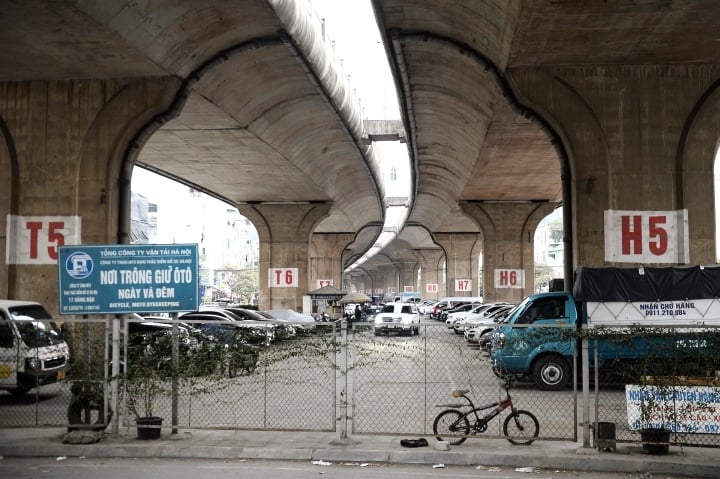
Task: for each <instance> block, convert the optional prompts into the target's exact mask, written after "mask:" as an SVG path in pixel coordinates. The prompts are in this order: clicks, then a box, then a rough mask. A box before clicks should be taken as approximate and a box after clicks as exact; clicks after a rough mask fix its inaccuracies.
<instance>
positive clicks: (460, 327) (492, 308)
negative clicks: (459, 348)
mask: <svg viewBox="0 0 720 479" xmlns="http://www.w3.org/2000/svg"><path fill="white" fill-rule="evenodd" d="M506 306H509V305H508V303H504V302H499V303H487V304H485V305H483V307H482V308H477V310H473V311H474V312H469V313H468V314H466V315H465V316H461V317H459V318H458V319H457V321H455V323H454V324H453V326H452V328H453V331H454V332H455V334H461V335H462V334H465V329H466V328H468V327H472V326H474V325H477V324H485V323H490V324H492V323H493V322H494V321H493V320H492V319H489V317H490V316H491V315H492V314H493V313H495V312H497V311H498V310H500V309H501V308H504V307H506Z"/></svg>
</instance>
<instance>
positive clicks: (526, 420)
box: [503, 409, 540, 446]
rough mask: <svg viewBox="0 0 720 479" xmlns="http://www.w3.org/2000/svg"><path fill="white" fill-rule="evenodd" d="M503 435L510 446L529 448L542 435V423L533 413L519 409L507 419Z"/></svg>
mask: <svg viewBox="0 0 720 479" xmlns="http://www.w3.org/2000/svg"><path fill="white" fill-rule="evenodd" d="M503 433H504V434H505V437H506V438H507V440H508V441H510V444H513V445H515V446H529V445H530V444H532V443H533V441H534V440H535V439H537V437H538V434H540V423H539V422H538V420H537V418H536V417H535V415H534V414H533V413H531V412H529V411H523V410H520V409H518V410H517V411H514V412H513V413H512V414H510V415H509V416H508V417H506V418H505V423H504V424H503Z"/></svg>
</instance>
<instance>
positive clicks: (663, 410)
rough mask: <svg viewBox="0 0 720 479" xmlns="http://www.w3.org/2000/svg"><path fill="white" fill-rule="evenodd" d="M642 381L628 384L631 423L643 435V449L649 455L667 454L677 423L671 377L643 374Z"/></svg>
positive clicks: (629, 419)
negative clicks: (636, 383) (637, 383)
mask: <svg viewBox="0 0 720 479" xmlns="http://www.w3.org/2000/svg"><path fill="white" fill-rule="evenodd" d="M639 382H640V384H639V385H627V398H628V422H629V423H630V426H631V428H632V429H635V430H637V431H638V433H639V434H640V440H641V441H642V447H643V449H645V450H646V451H647V452H648V453H649V454H666V453H667V452H668V451H669V445H670V433H671V432H672V431H673V430H675V428H676V422H677V413H676V407H675V394H674V386H673V384H672V380H671V378H670V377H653V376H642V377H641V380H640V381H639Z"/></svg>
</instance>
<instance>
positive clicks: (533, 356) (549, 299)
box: [491, 291, 582, 390]
mask: <svg viewBox="0 0 720 479" xmlns="http://www.w3.org/2000/svg"><path fill="white" fill-rule="evenodd" d="M579 318H582V313H581V311H580V310H579V306H578V304H577V303H576V302H575V300H574V298H573V296H572V294H571V293H569V292H564V291H559V292H553V293H541V294H534V295H531V296H528V297H527V298H525V300H523V302H522V303H521V304H520V305H519V306H518V307H517V308H516V309H515V310H514V312H513V314H512V315H511V316H510V317H509V318H507V320H506V321H505V322H504V323H502V324H501V325H500V326H499V327H498V328H497V329H496V330H495V332H494V333H493V341H492V351H491V357H492V365H493V370H494V371H495V373H496V374H515V375H518V376H521V377H523V378H524V379H531V380H532V381H533V382H535V384H536V385H537V386H538V387H539V388H540V389H544V390H559V389H564V388H566V387H567V386H568V385H569V384H570V379H571V378H572V376H571V374H572V358H573V353H574V351H575V340H574V339H571V338H574V337H575V335H574V334H573V332H574V330H575V329H577V327H578V326H579V324H578V321H580V319H579Z"/></svg>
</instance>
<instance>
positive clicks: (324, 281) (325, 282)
mask: <svg viewBox="0 0 720 479" xmlns="http://www.w3.org/2000/svg"><path fill="white" fill-rule="evenodd" d="M332 285H333V280H331V279H319V280H317V281H316V282H315V286H316V287H315V289H320V288H323V287H325V286H332Z"/></svg>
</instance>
